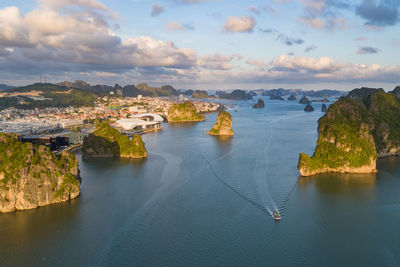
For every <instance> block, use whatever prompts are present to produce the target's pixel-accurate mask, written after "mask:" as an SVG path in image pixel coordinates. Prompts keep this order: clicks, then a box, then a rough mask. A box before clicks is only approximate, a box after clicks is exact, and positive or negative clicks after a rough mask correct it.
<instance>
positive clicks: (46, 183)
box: [0, 133, 80, 212]
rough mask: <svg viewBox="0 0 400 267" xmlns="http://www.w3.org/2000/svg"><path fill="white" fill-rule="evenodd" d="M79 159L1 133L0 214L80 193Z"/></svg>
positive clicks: (70, 197)
mask: <svg viewBox="0 0 400 267" xmlns="http://www.w3.org/2000/svg"><path fill="white" fill-rule="evenodd" d="M79 187H80V177H79V169H78V160H77V158H76V157H75V155H74V154H72V153H71V152H62V153H60V154H59V155H56V154H54V153H52V152H50V149H49V148H48V147H46V146H43V145H33V144H31V143H22V142H21V141H20V140H19V137H18V135H15V134H3V133H0V212H10V211H14V210H27V209H34V208H37V207H39V206H45V205H49V204H52V203H60V202H65V201H67V200H69V199H73V198H76V197H77V196H79V193H80V189H79Z"/></svg>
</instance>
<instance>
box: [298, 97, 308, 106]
mask: <svg viewBox="0 0 400 267" xmlns="http://www.w3.org/2000/svg"><path fill="white" fill-rule="evenodd" d="M299 103H300V104H310V103H311V101H310V100H308V98H307V97H305V96H303V97H302V98H301V99H300V101H299Z"/></svg>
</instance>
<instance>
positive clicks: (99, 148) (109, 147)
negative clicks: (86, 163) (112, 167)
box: [82, 122, 147, 159]
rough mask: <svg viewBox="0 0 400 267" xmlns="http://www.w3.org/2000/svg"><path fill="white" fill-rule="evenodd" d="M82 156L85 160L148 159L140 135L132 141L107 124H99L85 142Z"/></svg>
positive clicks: (135, 136)
mask: <svg viewBox="0 0 400 267" xmlns="http://www.w3.org/2000/svg"><path fill="white" fill-rule="evenodd" d="M82 155H83V157H85V158H96V157H120V158H131V159H139V158H147V151H146V147H145V144H144V142H143V141H142V137H141V136H140V135H138V134H135V135H133V136H132V138H131V140H129V137H127V136H126V135H123V134H121V133H120V132H119V131H118V130H117V129H114V128H113V127H111V126H110V124H108V123H106V122H102V123H99V124H98V125H97V127H96V130H95V131H94V132H93V133H91V134H89V135H88V136H87V137H85V139H84V140H83V146H82Z"/></svg>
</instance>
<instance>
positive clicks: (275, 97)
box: [269, 95, 283, 100]
mask: <svg viewBox="0 0 400 267" xmlns="http://www.w3.org/2000/svg"><path fill="white" fill-rule="evenodd" d="M269 99H270V100H283V98H282V97H281V96H279V95H271V96H270V97H269Z"/></svg>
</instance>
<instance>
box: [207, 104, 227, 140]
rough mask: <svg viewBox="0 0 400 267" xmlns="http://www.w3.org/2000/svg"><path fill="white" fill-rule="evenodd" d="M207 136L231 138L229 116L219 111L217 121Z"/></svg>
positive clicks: (225, 112)
mask: <svg viewBox="0 0 400 267" xmlns="http://www.w3.org/2000/svg"><path fill="white" fill-rule="evenodd" d="M207 134H209V135H224V136H233V130H232V116H231V114H229V112H227V111H225V110H223V111H220V112H219V113H218V117H217V121H216V122H215V124H214V125H213V127H212V128H211V130H210V131H208V133H207Z"/></svg>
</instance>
